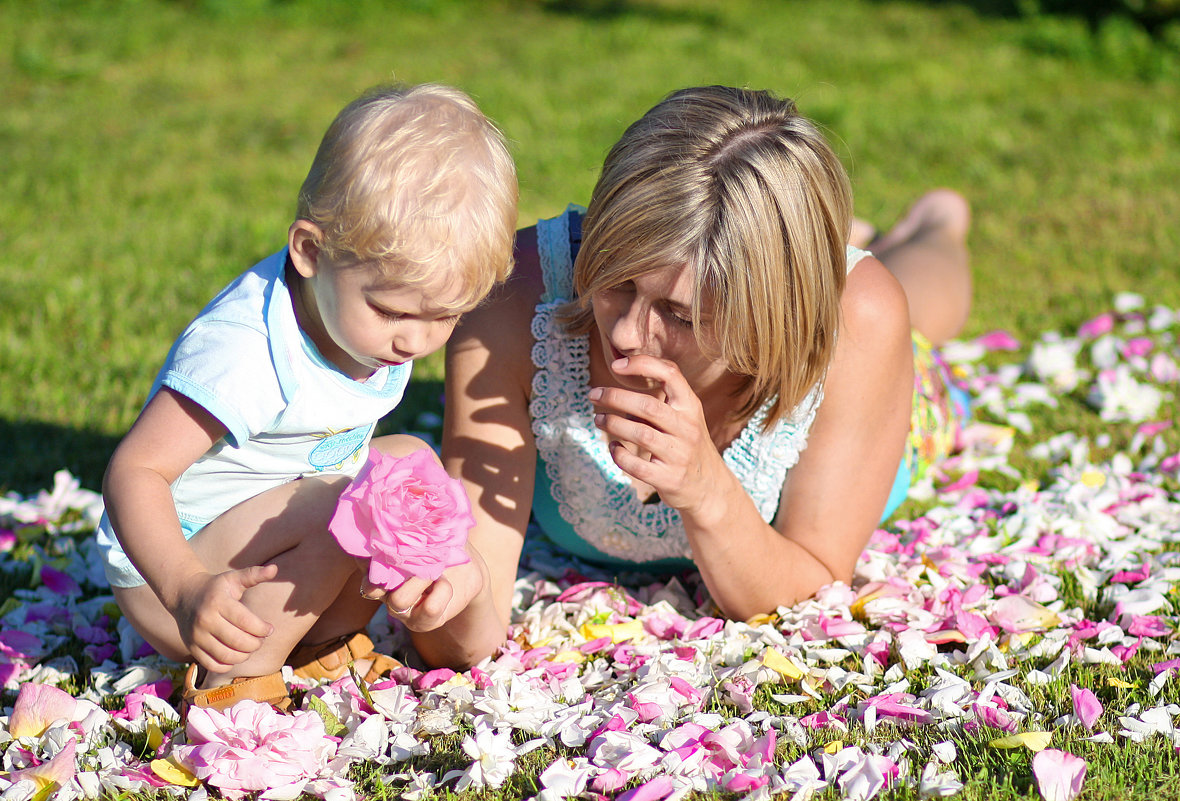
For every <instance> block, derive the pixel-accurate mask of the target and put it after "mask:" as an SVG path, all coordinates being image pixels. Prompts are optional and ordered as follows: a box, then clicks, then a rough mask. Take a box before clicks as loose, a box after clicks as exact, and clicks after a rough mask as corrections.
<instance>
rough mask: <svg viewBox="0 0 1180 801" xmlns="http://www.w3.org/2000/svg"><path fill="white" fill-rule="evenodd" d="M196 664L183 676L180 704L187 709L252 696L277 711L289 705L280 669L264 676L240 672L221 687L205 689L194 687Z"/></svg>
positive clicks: (214, 706)
mask: <svg viewBox="0 0 1180 801" xmlns="http://www.w3.org/2000/svg"><path fill="white" fill-rule="evenodd" d="M196 678H197V665H196V663H195V662H194V663H193V664H192V665H189V669H188V672H187V673H186V674H185V677H184V690H183V692H182V694H181V704H182V706H184V707H185V708H186V709H187V707H191V706H200V707H207V708H210V709H228V708H229V707H231V706H233V705H234V704H236V703H237V702H238V701H244V700H247V699H248V700H251V701H258V702H259V703H263V704H270V705H271V706H273V707H275V708H276V709H278V710H279V711H280V712H285V711H286V710H287V709H289V708H290V706H291V694H290V692H289V691H288V690H287V683H286V682H285V681H283V674H282V673H280V672H275V673H270V674H267V675H265V676H249V677H247V676H243V677H239V678H236V679H234V680H233V681H231V682H230V683H229V684H223V685H222V686H220V687H210V688H209V689H207V690H198V689H197V688H196Z"/></svg>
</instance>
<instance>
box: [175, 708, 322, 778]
mask: <svg viewBox="0 0 1180 801" xmlns="http://www.w3.org/2000/svg"><path fill="white" fill-rule="evenodd" d="M188 738H189V743H190V744H189V745H179V746H177V747H176V757H177V759H178V760H179V761H180V762H181V763H182V764H183V765H184V766H185V767H187V768H188V769H189V771H191V772H192V774H193V775H194V776H196V777H197V778H198V779H201V780H202V781H206V782H208V783H209V784H211V785H213V786H214V787H217V788H218V789H219V790H221V793H222V795H224V796H225V797H226V798H241V797H242V796H243V795H245V794H246V793H248V792H252V791H254V790H268V789H271V788H276V787H286V786H289V785H296V784H297V785H299V786H302V785H303V784H304V783H305V782H307V781H308V780H309V779H314V778H317V777H319V776H322V775H323V774H324V773H325V771H327V769H328V761H329V760H330V759H331V758H332V757H333V756H334V755H335V754H336V741H335V740H332V739H330V738H329V737H328V736H327V735H326V733H325V731H324V721H323V719H322V718H321V717H320V716H319V715H317V714H316V713H314V712H296V713H295V714H293V715H284V714H282V713H281V712H279V711H278V710H276V709H275V708H274V707H272V706H271V705H270V704H261V703H258V702H257V701H250V700H244V701H239V702H238V703H236V704H234V705H233V706H232V707H230V708H229V709H226V710H223V711H218V710H216V709H209V708H206V707H193V708H192V709H190V710H189V713H188Z"/></svg>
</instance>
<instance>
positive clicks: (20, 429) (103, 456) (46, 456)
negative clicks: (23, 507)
mask: <svg viewBox="0 0 1180 801" xmlns="http://www.w3.org/2000/svg"><path fill="white" fill-rule="evenodd" d="M0 442H2V443H4V451H3V453H2V454H0V491H4V492H9V491H12V492H18V493H20V494H21V495H31V494H33V493H36V492H37V491H38V490H42V489H50V488H52V487H53V474H54V473H56V472H57V471H58V470H61V469H62V468H65V469H66V470H69V471H70V473H72V474H73V475H74V476H76V477H77V478H78V479H80V480H81V482H82V486H83V487H85V488H86V489H91V490H95V491H98V490H99V489H100V488H101V486H102V474H103V471H105V470H106V467H107V461H109V460H110V458H111V453H112V452H113V451H114V449H115V445H117V444H118V442H119V438H118V437H116V436H112V435H110V434H102V433H99V432H97V431H79V430H78V429H76V428H68V427H65V426H59V425H53V424H51V423H41V422H36V421H31V420H4V419H0Z"/></svg>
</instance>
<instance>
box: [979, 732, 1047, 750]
mask: <svg viewBox="0 0 1180 801" xmlns="http://www.w3.org/2000/svg"><path fill="white" fill-rule="evenodd" d="M1052 739H1053V732H1051V731H1022V732H1020V733H1019V734H1010V735H1008V736H1007V737H1001V738H1000V739H998V740H992V741H991V742H990V743H988V744H987V747H988V748H1020V747H1021V746H1023V747H1025V748H1027V749H1028V750H1029V751H1043V750H1044V749H1046V748H1048V747H1049V741H1050V740H1052Z"/></svg>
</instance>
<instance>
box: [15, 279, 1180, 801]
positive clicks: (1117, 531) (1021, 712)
mask: <svg viewBox="0 0 1180 801" xmlns="http://www.w3.org/2000/svg"><path fill="white" fill-rule="evenodd" d="M1178 328H1180V317H1178V315H1177V314H1176V313H1175V312H1173V311H1172V310H1170V309H1167V308H1163V307H1156V308H1149V307H1147V305H1146V304H1145V302H1144V300H1143V299H1142V298H1140V297H1138V296H1135V295H1130V294H1123V295H1119V296H1118V297H1117V298H1116V299H1115V303H1114V308H1113V310H1112V311H1111V312H1109V313H1107V314H1103V315H1100V316H1098V317H1096V318H1094V319H1093V320H1090V321H1088V322H1086V323H1085V324H1083V325H1082V326H1080V327H1079V329H1078V330H1077V331H1076V332H1072V333H1070V334H1063V333H1059V332H1050V333H1046V334H1044V335H1043V336H1042V337H1041V338H1040V339H1039V340H1037V341H1036V342H1033V343H1030V345H1029V346H1028V347H1026V348H1022V346H1021V345H1020V343H1018V342H1016V341H1015V340H1014V339H1013V338H1012V337H1011V336H1010V335H1008V334H1006V333H1005V332H992V333H990V334H987V335H985V336H983V337H980V338H978V339H977V340H974V341H971V342H958V343H954V344H953V345H952V346H951V347H948V348H947V349H946V351H947V356H948V358H949V359H950V361H951V362H952V363H953V364H955V365H956V367H957V369H958V370H959V372H960V374H961V375H962V377H963V379H964V381H965V382H966V383H967V384H968V386H969V387H970V389H971V391H972V394H973V397H974V398H975V401H976V422H975V423H974V424H972V426H971V427H970V428H969V429H968V430H967V431H966V432H965V434H964V438H963V439H964V441H963V446H964V447H963V450H962V452H961V453H960V454H958V455H957V456H956V457H954V459H952V460H950V461H949V462H948V463H946V464H944V465H943V466H942V467H941V471H940V472H938V473H937V474H936V475H933V476H929V477H927V479H926V480H925V481H924V483H923V484H922V485H920V486H918V487H915V488H914V490H913V492H912V493H911V497H912V501H911V503H910V504H909V505H907V506H906V507H905V508H904V509H903V514H902V515H901V516H900V517H899V519H897V520H896V521H894V522H892V523H891V524H890V525H888V526H887V527H885V528H883V529H881V530H879V531H877V532H876V533H875V534H874V536H873V538H872V541H871V543H870V545H869V547H868V549H867V550H866V551H865V554H864V555H863V557H862V559H861V561H860V564H859V566H858V568H857V571H856V576H855V579H854V581H853V583H852V585H851V586H846V585H843V584H835V585H832V586H829V587H827V588H825V589H823V590H822V591H821V592H820V593H818V595H817V596H816V597H815V598H813V599H811V600H809V601H806V602H804V603H800V604H798V605H796V606H795V607H792V608H789V609H788V608H783V609H780V610H778V612H777V613H776V614H774V615H767V616H764V617H760V618H756V619H753V620H749V621H746V622H734V621H728V622H727V621H724V620H721V619H719V618H718V617H715V616H714V613H715V610H714V609H713V607H712V604H711V602H710V601H709V600H708V598H707V597H706V596H705V594H704V592H703V585H702V584H701V583H700V579H699V577H697V576H695V575H693V574H686V575H684V576H680V577H677V578H674V579H671V580H668V579H664V580H661V581H657V582H653V581H652V580H651V579H650V578H649V579H644V578H642V577H638V576H625V577H614V576H605V575H601V574H598V573H596V572H595V571H594V570H593V569H591V568H589V567H586V566H584V565H575V564H572V563H571V562H570V560H569V559H568V557H565V556H563V555H561V554H559V553H556V552H554V551H553V550H551V549H549V548H547V547H546V546H544V545H542V544H540V543H530V544H529V545H528V546H527V547H526V554H525V560H524V563H523V567H522V570H521V573H520V576H519V579H518V582H517V586H516V597H515V613H514V619H513V625H512V630H511V635H512V639H511V641H510V642H509V643H508V645H507V647H505V648H504V649H503V651H502V652H501V653H500V654H499V655H498V656H497V658H495V659H494V660H488V661H486V662H484V663H483V664H481V665H479V666H478V667H476V668H473V669H472V670H470V671H467V672H464V673H455V672H453V671H449V670H429V671H419V670H416V669H413V668H409V667H407V668H401V669H399V670H398V671H396V672H395V674H394V676H393V677H392V679H390V680H388V681H385V682H381V683H378V684H374V685H371V686H368V687H358V686H357V684H356V683H355V681H354V680H353V679H352V678H351V677H345V678H344V679H341V680H338V681H336V682H334V683H332V684H322V685H315V684H311V685H307V684H303V685H301V684H299V680H296V679H294V678H292V679H291V683H292V687H293V688H294V689H296V690H297V691H301V692H297V693H296V697H297V698H298V699H299V700H300V703H299V708H298V710H297V711H296V712H295V713H294V714H293V715H290V716H283V715H279V714H277V713H275V712H274V711H273V710H271V709H270V708H269V707H265V706H261V705H257V704H252V703H249V702H244V703H242V704H240V705H238V706H236V707H234V708H233V709H231V710H228V711H226V712H208V711H204V710H201V711H199V713H196V714H193V715H191V716H190V717H189V719H188V721H187V724H186V726H184V727H182V726H181V725H180V721H179V717H178V715H177V712H176V708H175V706H174V704H175V702H176V700H177V698H176V695H177V694H176V692H175V680H176V677H177V676H178V674H179V671H180V668H181V666H178V665H175V664H173V663H169V662H167V661H165V660H162V659H161V658H159V657H158V656H156V655H154V654H152V653H151V651H150V649H148V648H145V647H144V645H143V642H142V640H140V639H139V638H138V637H137V636H136V635H135V633H134V632H133V631H132V630H131V628H130V627H129V626H128V625H127V623H126V621H124V620H123V619H122V618H121V617H120V615H119V613H118V609H117V608H116V607H115V606H114V604H113V603H112V600H111V597H110V595H109V594H108V591H107V590H106V589H105V587H104V582H103V578H102V575H101V571H100V570H99V569H98V568H97V567H96V566H97V564H98V560H97V559H95V558H94V546H93V543H92V542H91V541H90V539H89V537H88V535H89V533H90V532H91V531H92V530H93V526H94V524H95V522H96V521H97V518H98V515H99V513H100V512H101V501H100V499H99V498H98V497H97V496H96V495H95V494H94V493H92V492H88V491H86V490H84V489H81V488H80V487H79V486H78V484H77V482H76V481H75V480H74V479H72V478H71V477H70V476H69V475H68V474H65V473H60V474H59V475H58V476H57V477H56V480H55V485H54V487H53V489H52V490H50V491H47V492H43V493H41V494H38V495H37V496H35V497H28V498H23V497H19V496H16V495H9V496H7V497H5V498H3V499H0V581H3V582H5V584H6V585H7V586H9V587H15V588H16V589H15V590H13V591H12V593H11V597H10V598H8V600H7V601H5V602H4V603H3V605H2V606H0V682H2V683H3V687H4V696H3V699H4V704H5V708H4V709H3V710H2V712H3V716H2V717H0V753H2V762H0V798H5V799H8V798H14V799H32V798H40V797H47V795H48V794H49V793H52V792H54V791H56V792H57V797H58V798H63V799H72V798H83V797H86V798H93V797H97V796H98V795H99V794H100V793H101V792H103V791H104V790H106V789H109V788H113V789H116V790H124V791H129V792H139V791H146V790H149V789H153V788H154V789H156V791H157V792H162V793H164V794H166V795H170V796H174V797H177V798H189V799H198V800H199V799H203V798H205V797H206V795H207V794H208V793H210V792H215V793H217V794H220V795H221V796H223V797H227V798H238V797H241V796H242V795H244V794H247V793H254V792H256V791H261V794H260V795H259V796H258V797H260V798H266V799H279V798H296V797H298V796H300V795H301V794H310V795H312V796H317V797H322V798H331V799H349V798H353V797H356V796H357V795H359V794H364V793H366V792H371V791H372V788H373V787H375V786H378V785H385V786H387V787H389V788H391V789H392V790H395V791H396V792H397V793H398V794H400V795H401V796H402V797H405V798H407V799H410V801H415V800H416V799H423V798H429V797H431V796H432V795H434V794H435V793H437V792H439V791H441V790H443V789H444V788H445V789H448V790H456V791H464V790H468V789H471V790H473V791H475V790H480V789H483V788H491V789H495V788H501V791H502V792H503V793H504V794H505V797H518V796H521V795H524V796H533V795H535V796H536V797H537V798H539V799H543V800H544V801H551V800H553V799H562V798H572V797H585V798H598V797H602V796H606V797H614V798H618V799H622V800H623V801H659V800H660V799H668V798H679V797H683V796H684V795H686V794H688V793H689V792H692V791H717V792H725V793H732V794H736V795H737V796H739V797H748V798H753V799H763V798H769V797H770V796H771V795H778V794H782V793H788V794H791V795H788V796H785V797H788V798H790V797H799V798H806V797H809V796H810V794H811V793H814V792H817V791H826V792H827V793H828V794H829V795H834V796H836V797H841V798H849V799H858V800H863V799H870V798H874V797H877V796H887V795H888V793H889V790H890V788H896V787H908V788H911V789H912V790H913V791H916V793H917V794H918V795H919V796H920V797H923V798H933V797H948V796H954V795H956V794H957V793H959V792H960V791H961V790H962V789H963V787H964V784H965V783H966V782H967V781H968V780H969V779H974V778H975V776H976V774H977V773H978V771H979V766H980V765H981V764H983V763H984V762H985V761H987V760H989V759H992V756H989V755H996V754H1007V755H1009V756H1008V757H1007V761H1006V762H1005V763H1004V764H1006V765H1008V766H1009V767H1008V769H1009V770H1010V771H1011V775H1010V776H1009V779H1010V781H1011V782H1012V784H1013V786H1015V787H1016V788H1018V789H1019V788H1020V787H1022V786H1023V787H1026V788H1028V789H1029V791H1030V792H1031V791H1032V788H1035V789H1036V791H1037V792H1039V793H1040V795H1041V796H1042V797H1044V798H1046V799H1063V800H1065V801H1068V800H1069V799H1073V798H1075V797H1077V796H1078V795H1079V793H1081V792H1082V791H1083V788H1084V785H1085V782H1086V780H1087V756H1086V755H1093V754H1095V753H1098V752H1099V751H1098V749H1104V748H1105V749H1112V750H1113V749H1123V748H1127V747H1132V745H1133V744H1138V743H1148V744H1149V745H1153V747H1155V748H1161V747H1163V748H1177V747H1180V733H1178V732H1177V729H1176V726H1175V722H1176V717H1177V715H1180V705H1178V704H1177V703H1175V702H1174V701H1173V700H1170V699H1175V698H1176V696H1177V691H1176V686H1175V682H1174V677H1175V676H1176V674H1177V673H1178V672H1180V638H1178V637H1177V635H1176V616H1175V609H1174V600H1173V599H1174V597H1175V588H1176V587H1177V585H1178V584H1180V551H1178V550H1177V547H1176V544H1177V541H1178V540H1180V496H1178V495H1177V486H1178V484H1177V476H1178V473H1180V453H1177V451H1176V448H1175V445H1174V443H1175V442H1176V432H1174V431H1173V430H1172V426H1173V421H1172V420H1171V419H1170V417H1169V415H1171V414H1172V413H1173V410H1174V408H1175V397H1174V392H1175V390H1176V385H1177V382H1178V381H1180V366H1178V364H1177V359H1178V358H1180V346H1178V345H1177V341H1176V333H1177V329H1178ZM1067 409H1068V410H1071V411H1070V414H1072V417H1071V418H1070V419H1081V420H1086V419H1089V421H1090V423H1091V425H1090V428H1089V429H1087V430H1090V431H1091V432H1097V433H1091V434H1089V435H1087V434H1085V433H1082V432H1076V431H1075V432H1064V433H1062V432H1058V431H1056V426H1053V424H1052V423H1048V424H1047V423H1046V422H1045V421H1046V420H1050V421H1051V420H1053V419H1055V416H1056V415H1059V414H1062V413H1063V412H1064V411H1065V410H1067ZM1035 419H1040V420H1041V423H1040V427H1039V428H1038V426H1037V424H1035V423H1034V420H1035ZM1050 427H1052V428H1053V429H1054V431H1053V433H1051V434H1049V435H1044V433H1043V432H1044V430H1045V429H1047V428H1050ZM1124 435H1125V436H1124ZM1018 442H1019V443H1020V445H1019V446H1017V443H1018ZM1170 443H1171V444H1170ZM370 633H371V634H373V635H374V639H376V640H377V641H378V642H379V645H380V646H383V647H385V648H387V649H394V650H399V651H400V650H401V649H403V648H404V646H405V643H406V642H407V640H406V638H405V634H404V632H402V631H401V630H400V629H397V628H396V624H394V627H393V628H391V624H390V623H389V622H388V621H386V620H384V619H378V620H375V621H374V622H373V624H372V625H371V626H370ZM1093 773H1094V771H1093V770H1091V775H1093ZM526 775H527V780H523V781H522V783H521V784H520V787H523V788H526V789H523V790H521V789H513V785H512V782H513V781H519V780H521V779H522V777H523V776H526ZM366 788H368V789H366Z"/></svg>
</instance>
